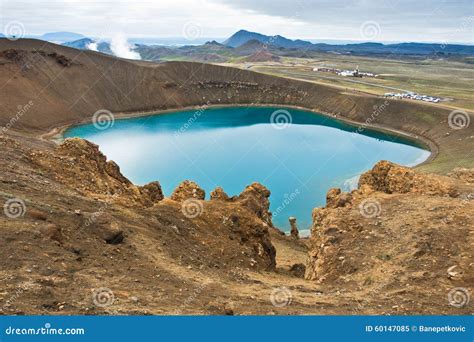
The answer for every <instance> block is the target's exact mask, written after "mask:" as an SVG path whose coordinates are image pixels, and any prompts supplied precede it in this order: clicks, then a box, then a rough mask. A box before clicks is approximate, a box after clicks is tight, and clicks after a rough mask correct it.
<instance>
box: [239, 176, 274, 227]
mask: <svg viewBox="0 0 474 342" xmlns="http://www.w3.org/2000/svg"><path fill="white" fill-rule="evenodd" d="M269 197H270V190H268V189H267V188H266V187H264V186H263V185H262V184H260V183H252V184H251V185H249V186H247V187H246V188H245V189H244V191H242V193H241V194H240V195H239V196H237V198H236V199H235V200H236V202H238V203H240V204H241V205H243V206H245V207H247V208H249V209H250V210H251V211H252V212H254V213H255V214H256V215H257V216H258V217H259V218H260V219H262V221H263V222H264V223H266V224H267V225H268V226H270V227H273V223H272V213H271V212H270V211H269V208H270V200H269Z"/></svg>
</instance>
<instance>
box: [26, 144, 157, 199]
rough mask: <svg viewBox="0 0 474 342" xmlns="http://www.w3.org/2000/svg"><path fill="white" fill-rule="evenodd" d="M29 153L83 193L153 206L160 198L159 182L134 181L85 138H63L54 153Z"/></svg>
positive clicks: (64, 182) (57, 178)
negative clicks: (137, 182)
mask: <svg viewBox="0 0 474 342" xmlns="http://www.w3.org/2000/svg"><path fill="white" fill-rule="evenodd" d="M30 157H31V158H32V160H33V161H35V162H36V163H37V164H38V165H40V166H42V167H45V168H47V169H48V170H50V171H51V172H53V173H54V175H55V179H56V180H58V181H60V182H62V183H63V184H67V185H71V186H73V187H75V188H76V189H78V190H79V191H81V192H83V193H85V194H94V195H96V196H98V197H100V198H106V197H107V196H113V199H114V200H115V201H119V202H121V203H122V204H124V205H134V204H142V205H145V206H152V205H153V204H154V203H156V202H158V201H160V200H162V199H163V193H162V191H161V187H160V185H159V183H158V182H153V183H150V184H147V185H145V186H142V187H141V186H136V185H133V184H132V183H131V182H130V181H129V180H128V179H127V178H125V177H124V176H123V175H122V174H121V173H120V168H119V166H118V165H117V164H116V163H115V162H114V161H111V160H109V161H107V157H106V156H104V155H103V154H102V153H101V152H100V151H99V147H98V146H97V145H95V144H93V143H91V142H89V141H87V140H82V139H77V138H73V139H66V140H65V141H64V143H62V144H61V145H60V146H59V147H58V148H57V150H56V151H54V152H53V153H51V152H49V151H32V152H31V153H30Z"/></svg>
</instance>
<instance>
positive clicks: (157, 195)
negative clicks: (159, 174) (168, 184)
mask: <svg viewBox="0 0 474 342" xmlns="http://www.w3.org/2000/svg"><path fill="white" fill-rule="evenodd" d="M138 189H139V190H140V193H141V194H142V196H143V197H144V198H148V199H149V200H150V201H151V202H153V203H157V202H159V201H161V200H162V199H163V198H164V195H163V190H161V185H160V183H159V182H157V181H155V182H151V183H148V184H146V185H144V186H139V187H138Z"/></svg>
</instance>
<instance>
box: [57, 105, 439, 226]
mask: <svg viewBox="0 0 474 342" xmlns="http://www.w3.org/2000/svg"><path fill="white" fill-rule="evenodd" d="M276 110H281V109H280V108H271V107H251V108H248V107H231V108H212V109H206V110H188V111H180V112H174V113H169V114H162V115H155V116H147V117H141V118H135V119H127V120H116V121H115V122H114V124H113V126H111V127H109V128H107V129H98V128H96V127H95V126H94V125H93V124H88V125H83V126H77V127H73V128H71V129H69V130H68V131H67V132H66V133H65V137H81V138H84V139H87V140H90V141H92V142H94V143H96V144H98V145H99V146H100V149H101V151H102V152H103V153H104V154H105V155H106V156H107V157H108V158H109V159H112V160H114V161H115V162H116V163H117V164H118V165H119V166H120V168H121V170H122V173H123V174H124V175H125V176H126V177H128V178H129V179H130V180H131V181H133V182H134V183H136V184H140V185H141V184H146V183H148V182H150V181H154V180H158V181H159V182H160V183H161V185H162V187H163V191H164V193H165V195H170V194H171V192H172V191H173V189H174V188H175V187H176V186H177V185H178V184H179V183H180V182H182V181H183V180H185V179H190V180H194V181H195V182H197V183H198V184H199V185H200V186H201V187H202V188H203V189H205V190H206V194H207V196H209V195H208V194H209V192H210V191H212V190H213V189H214V188H215V187H217V186H221V187H223V188H224V190H225V191H226V192H227V193H228V194H229V195H237V194H239V193H240V192H241V191H242V190H243V189H244V187H245V186H246V185H248V184H250V183H252V182H255V181H256V182H260V183H262V184H263V185H265V186H266V187H267V188H269V189H270V190H271V193H272V194H271V197H270V200H271V210H272V212H273V213H274V223H275V225H276V226H278V227H280V228H282V229H284V230H286V231H288V230H289V224H288V217H289V216H295V217H297V220H298V221H297V222H298V226H299V228H300V230H305V229H308V228H309V227H310V225H311V211H312V209H313V208H314V207H318V206H323V205H324V204H325V196H326V192H327V191H328V189H329V188H332V187H342V188H344V189H345V190H349V189H350V188H353V187H354V186H355V185H356V184H357V178H358V175H360V174H361V173H362V172H364V171H366V170H368V169H370V168H372V166H373V165H374V164H375V163H376V162H377V161H379V160H381V159H385V160H390V161H393V162H395V163H399V164H403V165H415V164H418V163H420V162H422V161H424V160H425V159H426V158H428V156H429V154H430V153H429V152H428V151H426V150H424V149H422V148H420V147H417V146H415V145H414V144H413V143H411V142H409V141H407V140H406V139H404V138H400V137H395V136H390V135H387V134H385V133H381V132H375V131H369V130H363V132H362V134H359V133H356V131H357V127H355V126H351V125H349V124H346V123H343V122H341V121H337V120H335V119H332V118H328V117H326V116H323V115H319V114H315V113H312V112H307V111H302V110H295V109H285V110H287V112H277V115H276V116H275V115H274V116H273V117H272V113H274V112H275V111H276ZM287 113H289V114H290V116H291V118H290V116H288V114H287ZM275 120H276V121H277V122H279V123H280V124H279V125H276V124H272V122H274V121H275ZM290 120H291V124H286V123H287V122H289V121H290Z"/></svg>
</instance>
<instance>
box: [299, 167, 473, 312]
mask: <svg viewBox="0 0 474 342" xmlns="http://www.w3.org/2000/svg"><path fill="white" fill-rule="evenodd" d="M470 172H472V170H470V171H469V172H467V171H464V172H463V174H464V173H470ZM472 193H474V184H473V183H466V182H459V181H457V180H456V179H454V178H448V177H443V176H436V175H430V174H423V173H419V172H417V171H414V170H413V169H409V168H406V167H402V166H399V165H396V164H393V163H390V162H386V161H381V162H379V163H377V164H376V165H375V166H374V168H373V169H372V170H370V171H368V172H367V173H365V174H364V175H362V176H361V178H360V182H359V189H357V190H354V191H352V192H351V193H350V194H343V193H341V192H340V190H339V189H331V190H330V191H329V192H328V195H327V197H328V203H327V206H326V207H325V208H316V209H314V211H313V227H312V231H311V246H312V247H311V248H310V252H309V255H308V260H307V264H306V274H305V277H306V279H309V280H313V281H317V282H318V283H339V284H344V286H348V287H349V288H350V287H353V288H357V289H360V288H361V287H367V288H372V290H370V291H377V293H379V292H380V293H384V292H386V293H387V298H390V299H392V298H393V297H394V296H395V294H394V292H393V291H410V293H418V294H419V295H420V296H421V293H425V292H426V287H429V288H430V289H431V290H430V291H432V295H433V296H435V293H436V295H442V294H443V291H444V292H445V291H446V289H449V288H452V287H456V286H466V287H467V286H470V285H469V284H472V282H473V280H474V277H473V275H472V272H470V271H469V269H470V268H471V267H472V260H473V252H472V248H470V247H468V246H472V245H473V243H474V236H473V235H472V232H473V231H474V224H473V221H472V218H473V217H474V202H473V200H472V198H471V199H469V196H468V195H469V194H472ZM452 265H456V267H457V269H459V270H460V272H459V273H458V274H457V279H456V280H455V281H453V279H448V278H447V277H446V270H447V269H448V268H449V267H450V266H452ZM374 287H376V288H374ZM388 293H392V295H389V294H388ZM412 304H413V303H409V301H408V300H400V303H398V305H412Z"/></svg>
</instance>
